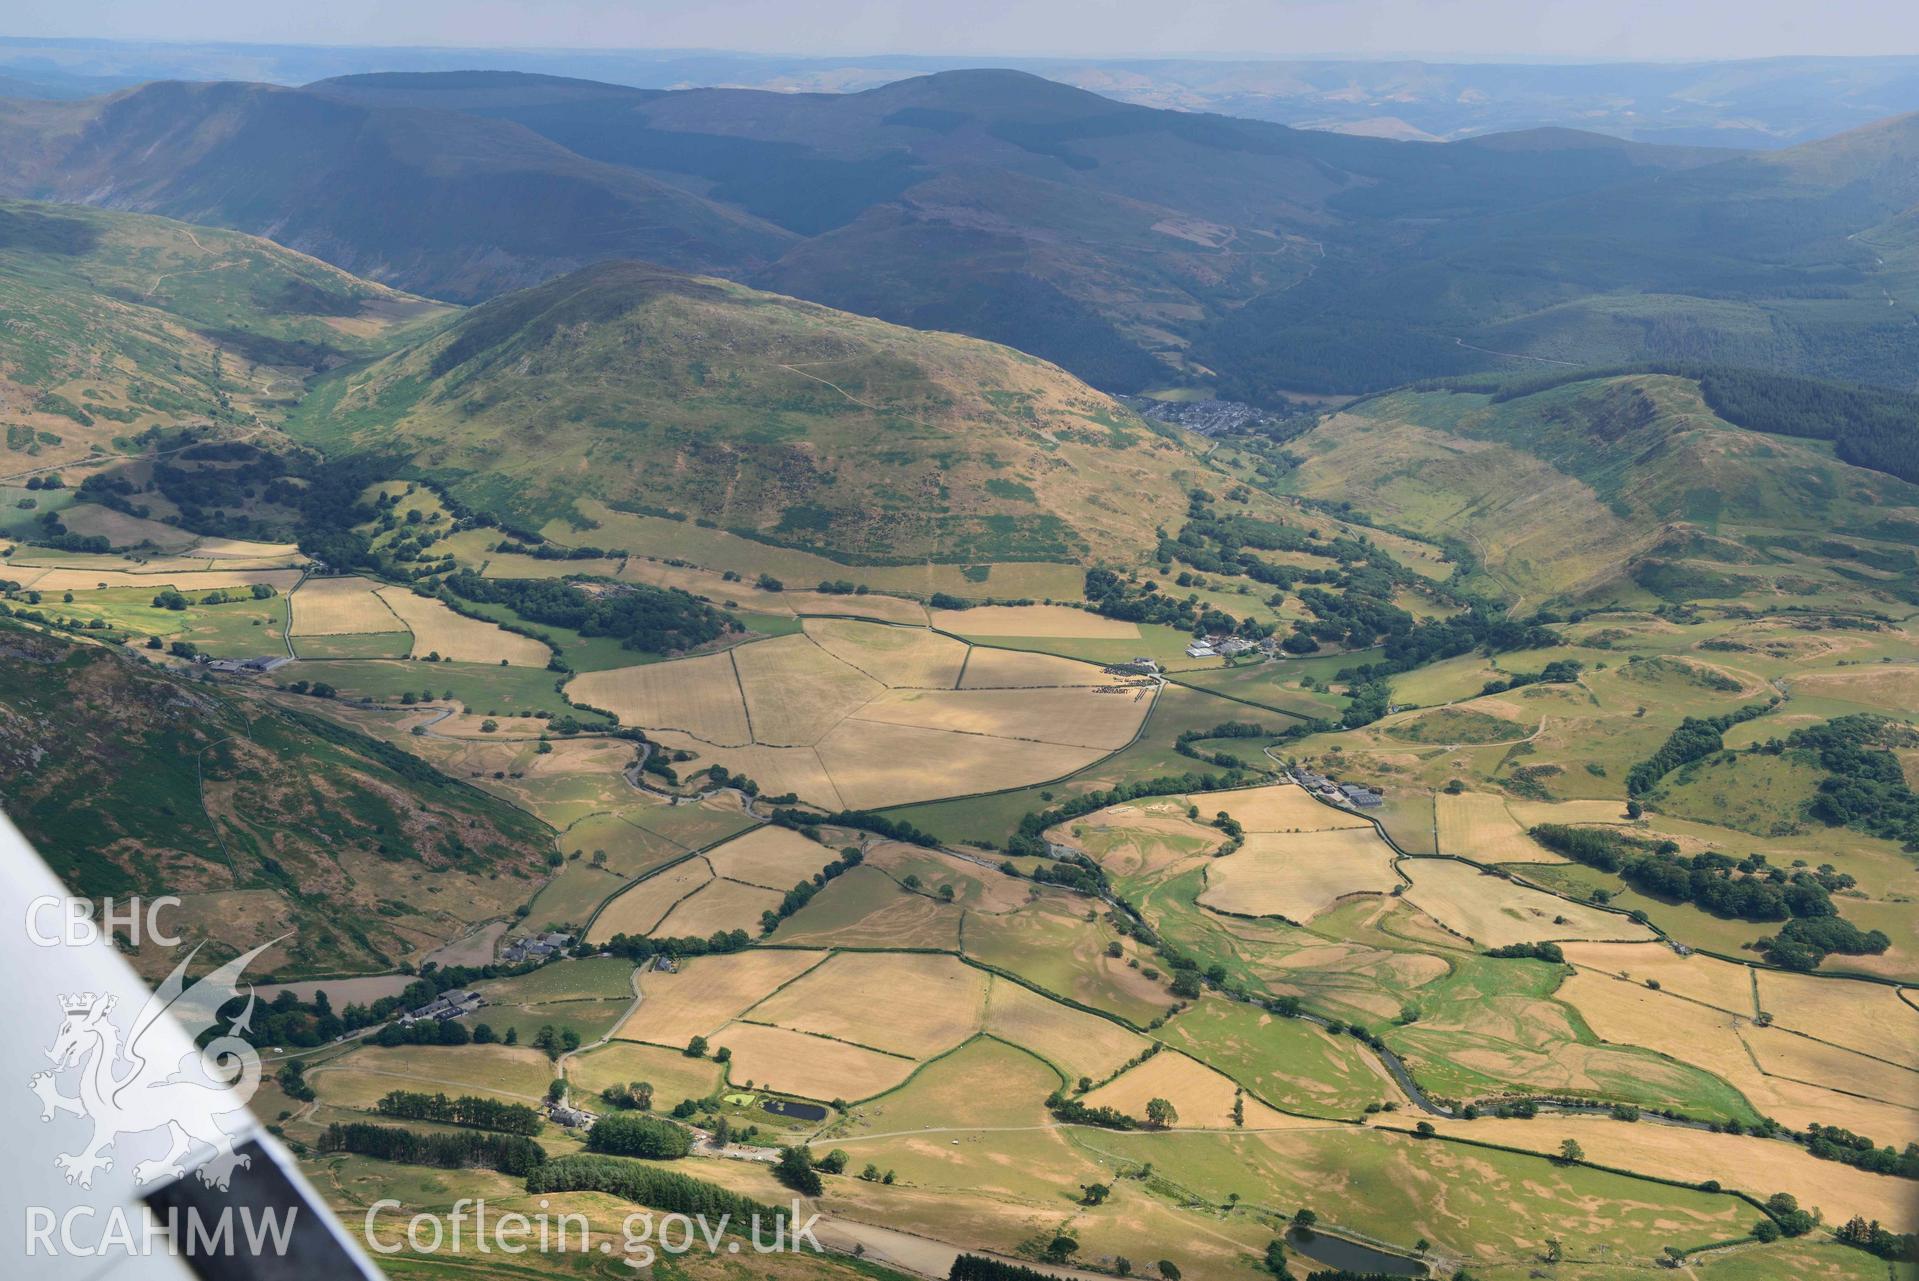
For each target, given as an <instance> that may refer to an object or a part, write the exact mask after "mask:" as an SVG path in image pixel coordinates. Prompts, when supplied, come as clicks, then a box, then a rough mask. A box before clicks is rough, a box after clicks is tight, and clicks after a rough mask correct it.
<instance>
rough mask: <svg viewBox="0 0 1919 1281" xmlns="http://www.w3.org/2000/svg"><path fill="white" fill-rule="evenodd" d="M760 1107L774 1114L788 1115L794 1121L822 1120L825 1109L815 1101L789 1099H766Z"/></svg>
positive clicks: (824, 1116) (824, 1117) (824, 1115)
mask: <svg viewBox="0 0 1919 1281" xmlns="http://www.w3.org/2000/svg"><path fill="white" fill-rule="evenodd" d="M760 1107H762V1108H763V1109H765V1110H766V1111H768V1112H771V1113H772V1114H773V1115H774V1116H790V1117H792V1118H793V1119H794V1120H795V1121H824V1120H825V1119H826V1109H825V1108H823V1107H821V1106H819V1105H818V1104H817V1103H795V1102H793V1101H792V1100H790V1099H768V1100H766V1101H765V1102H764V1103H762V1104H760Z"/></svg>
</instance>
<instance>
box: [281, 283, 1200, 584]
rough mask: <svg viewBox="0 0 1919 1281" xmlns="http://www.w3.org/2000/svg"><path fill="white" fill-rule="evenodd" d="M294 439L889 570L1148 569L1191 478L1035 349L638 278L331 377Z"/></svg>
mask: <svg viewBox="0 0 1919 1281" xmlns="http://www.w3.org/2000/svg"><path fill="white" fill-rule="evenodd" d="M291 430H292V431H293V432H294V433H295V434H296V435H298V436H300V437H303V438H305V439H308V440H311V441H313V442H315V443H318V444H321V445H323V446H325V447H326V448H328V449H329V450H333V451H338V450H360V451H368V452H375V453H382V454H393V453H399V454H404V455H406V456H407V457H408V458H409V460H410V465H411V468H412V470H414V471H417V472H418V474H420V475H422V476H425V477H429V478H432V479H434V480H437V481H440V482H442V483H444V484H446V485H447V486H448V487H449V488H450V489H451V490H452V492H453V493H454V494H456V495H458V496H460V497H462V498H464V499H466V500H467V501H469V502H471V503H472V504H473V505H475V506H476V507H480V508H484V509H487V510H492V511H497V512H500V513H502V514H504V515H509V516H511V517H512V518H513V519H515V520H517V521H519V522H521V523H523V524H525V525H527V526H528V527H531V528H536V529H537V528H538V527H539V526H540V525H542V524H544V523H545V522H546V521H548V520H550V519H552V518H554V517H556V516H562V515H566V514H569V513H571V512H573V511H575V510H576V509H575V507H574V504H575V502H576V500H579V499H583V498H595V499H600V500H603V501H605V502H607V503H609V504H611V505H613V506H615V507H618V508H621V509H624V510H629V511H636V512H653V513H657V512H659V511H672V512H676V513H681V514H684V515H687V516H690V517H693V518H697V519H699V520H701V521H705V522H710V523H712V524H715V525H717V526H720V527H725V528H729V529H733V530H736V531H738V532H742V533H745V534H748V535H749V536H752V537H756V538H760V539H762V540H766V541H771V542H776V543H786V544H791V545H796V546H803V547H808V548H814V549H818V550H822V551H826V552H828V553H830V554H836V555H840V556H850V557H856V558H867V559H875V558H877V559H879V560H882V561H886V560H904V561H911V560H920V559H934V560H943V561H990V560H1073V559H1078V558H1080V557H1083V556H1085V555H1087V554H1088V553H1090V552H1093V551H1095V550H1097V549H1099V548H1102V547H1113V548H1115V549H1118V550H1123V551H1128V552H1137V551H1139V550H1140V549H1142V548H1144V547H1147V546H1150V545H1151V542H1152V540H1153V537H1154V534H1153V529H1154V526H1155V524H1156V523H1157V522H1158V521H1159V520H1161V519H1163V518H1164V516H1165V513H1166V512H1168V511H1177V510H1179V509H1180V507H1181V506H1182V505H1183V503H1184V497H1183V491H1184V488H1185V486H1184V485H1183V483H1182V481H1181V479H1180V478H1181V475H1182V474H1183V473H1184V471H1185V469H1186V468H1187V467H1188V466H1189V465H1190V464H1191V456H1190V455H1189V454H1188V453H1187V452H1186V450H1185V449H1184V447H1183V446H1181V445H1180V444H1178V443H1177V442H1176V441H1175V440H1173V439H1171V438H1169V437H1168V436H1166V435H1163V434H1160V433H1163V432H1166V431H1168V430H1169V429H1165V428H1158V429H1154V428H1149V427H1148V426H1147V424H1145V423H1144V422H1142V421H1141V420H1140V419H1138V418H1136V417H1135V416H1134V415H1133V414H1132V413H1131V411H1129V410H1127V409H1125V408H1123V407H1121V406H1120V405H1118V404H1117V403H1115V402H1114V401H1112V400H1110V399H1108V398H1107V397H1106V396H1104V395H1102V394H1100V393H1098V392H1095V391H1093V390H1092V389H1090V388H1088V387H1086V386H1085V385H1084V384H1082V383H1080V382H1078V381H1076V380H1075V379H1073V378H1072V377H1070V376H1069V375H1067V374H1065V373H1063V372H1062V371H1060V370H1059V369H1057V368H1054V367H1053V366H1051V365H1048V364H1045V363H1044V362H1042V361H1039V360H1036V359H1034V358H1032V357H1030V356H1026V355H1023V354H1021V353H1019V352H1015V351H1010V350H1008V349H1006V348H1003V347H996V346H993V345H991V344H988V343H982V342H979V341H977V340H974V339H970V338H961V337H957V336H954V335H950V334H931V333H918V332H915V331H912V330H907V329H900V328H897V327H895V326H892V325H888V324H885V323H883V322H881V321H877V320H869V319H866V318H864V317H859V316H850V315H846V314H844V313H841V312H835V311H832V310H829V309H827V308H824V307H819V306H815V305H812V304H809V303H803V302H798V301H796V300H794V299H790V298H782V297H778V296H775V295H770V294H762V293H756V292H754V291H752V290H749V289H746V288H744V287H742V286H739V285H734V284H729V283H726V282H722V281H717V280H709V279H699V278H694V277H688V276H683V275H679V274H677V273H674V272H669V271H665V270H663V269H660V268H656V267H650V266H645V265H641V264H633V263H623V264H606V265H602V266H600V267H595V268H589V269H587V270H585V271H582V272H578V273H575V274H573V275H571V276H567V277H564V278H562V279H560V280H556V281H552V282H549V283H548V284H545V285H541V286H539V287H537V288H534V289H530V290H526V291H523V292H521V293H517V294H510V295H508V296H506V297H504V298H499V299H496V300H494V301H493V302H491V303H488V304H486V305H485V306H483V307H479V308H476V309H475V310H474V311H472V312H471V313H469V314H467V315H466V316H464V317H462V318H461V319H460V320H459V321H458V322H457V323H455V324H454V325H452V326H450V327H449V328H447V329H446V330H445V331H443V332H442V333H440V334H438V335H436V336H434V337H432V338H430V339H428V340H426V341H424V342H422V343H420V344H418V345H416V346H414V347H413V348H411V349H409V350H407V351H405V352H402V353H397V354H395V355H392V356H389V357H387V358H385V359H383V360H381V361H380V362H378V363H376V364H374V365H373V366H372V367H371V368H361V369H353V370H351V371H342V372H341V373H339V374H337V375H333V376H331V377H330V378H328V379H326V380H324V381H323V382H322V383H320V384H319V385H318V386H317V388H316V389H315V391H314V393H313V395H312V396H311V397H309V399H308V400H307V401H306V402H305V403H304V404H303V405H302V406H301V408H300V409H299V411H298V413H297V414H296V416H295V418H294V420H293V423H292V426H291ZM580 541H582V542H591V541H592V536H591V534H590V533H582V534H581V536H580Z"/></svg>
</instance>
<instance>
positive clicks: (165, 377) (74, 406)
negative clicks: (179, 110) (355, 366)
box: [0, 201, 447, 474]
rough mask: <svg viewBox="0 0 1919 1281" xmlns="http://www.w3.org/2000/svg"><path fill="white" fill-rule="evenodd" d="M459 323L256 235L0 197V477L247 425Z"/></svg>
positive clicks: (441, 312)
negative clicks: (0, 450)
mask: <svg viewBox="0 0 1919 1281" xmlns="http://www.w3.org/2000/svg"><path fill="white" fill-rule="evenodd" d="M446 314H447V309H446V308H444V307H442V306H439V305H438V304H434V303H429V302H427V301H425V300H423V299H419V298H414V297H411V296H409V295H406V294H401V293H397V292H395V291H393V290H391V289H387V288H386V287H384V286H381V285H376V284H372V283H370V282H368V281H365V280H358V279H355V278H354V277H352V276H349V275H347V274H346V273H345V272H343V271H341V270H339V269H338V268H335V267H329V266H327V265H326V264H325V263H322V262H317V261H315V260H314V259H311V258H307V257H305V256H303V255H301V254H297V253H294V252H292V251H290V250H287V249H283V248H281V247H280V246H279V245H276V244H273V243H271V242H270V241H265V240H258V239H255V238H254V237H251V236H242V235H236V234H234V233H232V232H226V231H212V230H208V229H206V228H196V227H189V226H187V225H185V224H183V223H178V222H173V221H170V220H168V219H164V218H153V217H147V216H144V215H139V214H124V213H111V212H107V211H104V210H97V209H84V208H75V207H72V206H59V205H44V204H34V203H29V202H18V201H0V320H4V323H0V423H4V424H5V426H6V427H7V449H8V451H9V452H8V453H7V454H6V455H4V456H0V474H12V473H15V472H19V471H23V470H33V469H37V468H44V467H49V466H53V465H55V464H58V463H61V462H63V461H70V460H72V459H75V458H79V457H82V456H84V455H85V454H86V453H87V452H88V451H89V450H90V449H92V448H93V447H94V446H99V447H101V448H102V449H107V450H109V451H110V452H118V450H117V449H114V448H113V442H114V441H115V440H116V439H122V440H124V438H126V437H130V436H134V435H137V434H138V433H140V432H142V431H144V430H146V429H148V428H150V427H163V428H165V427H177V426H184V425H188V424H200V423H209V422H221V421H226V422H233V423H241V424H246V423H250V422H251V421H252V420H253V419H254V418H255V417H256V416H257V415H259V414H261V413H263V412H269V411H277V410H280V409H283V408H284V407H285V404H287V403H290V400H291V399H292V395H293V393H294V392H296V391H297V389H298V387H299V385H300V380H301V379H302V378H304V377H306V376H307V375H309V374H311V373H313V372H316V371H318V370H321V369H326V368H330V367H332V366H334V365H337V364H340V363H341V362H342V361H345V360H349V359H354V358H359V357H364V356H367V355H371V354H374V353H376V352H378V351H380V350H382V348H383V345H384V344H387V343H389V342H391V341H393V340H394V339H396V338H397V337H399V336H401V335H404V334H405V333H408V332H410V331H412V330H416V329H419V328H422V327H426V326H430V325H431V324H432V323H433V322H435V321H436V320H438V319H439V318H441V317H443V316H444V315H446Z"/></svg>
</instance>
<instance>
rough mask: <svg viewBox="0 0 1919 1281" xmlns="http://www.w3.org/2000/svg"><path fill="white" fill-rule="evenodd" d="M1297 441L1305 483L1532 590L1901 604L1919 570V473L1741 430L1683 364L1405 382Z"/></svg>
mask: <svg viewBox="0 0 1919 1281" xmlns="http://www.w3.org/2000/svg"><path fill="white" fill-rule="evenodd" d="M1288 449H1289V451H1290V452H1292V453H1293V454H1295V455H1296V456H1298V457H1299V458H1300V459H1301V460H1302V461H1301V462H1300V465H1299V466H1298V468H1297V469H1296V470H1295V471H1294V472H1293V473H1291V475H1290V476H1289V477H1288V478H1287V481H1286V483H1287V486H1288V487H1289V488H1291V489H1292V490H1293V491H1294V492H1297V493H1299V494H1301V495H1303V496H1306V497H1310V498H1316V499H1322V500H1329V501H1336V502H1350V503H1352V504H1353V506H1354V507H1355V508H1357V509H1359V510H1361V511H1364V512H1366V513H1368V514H1370V515H1372V516H1373V517H1375V518H1377V519H1379V520H1381V521H1383V522H1385V523H1387V524H1389V525H1393V526H1399V527H1404V528H1407V529H1411V530H1413V531H1415V532H1419V533H1422V534H1425V535H1428V536H1431V537H1436V538H1441V539H1446V540H1449V541H1451V542H1453V543H1455V544H1456V545H1458V546H1459V547H1460V548H1461V550H1462V552H1463V553H1465V554H1467V555H1470V557H1471V558H1472V559H1473V560H1475V561H1476V562H1477V563H1478V565H1479V568H1480V570H1481V571H1482V572H1483V574H1484V575H1485V576H1486V577H1487V578H1488V579H1489V580H1490V585H1492V586H1494V587H1496V588H1498V589H1501V590H1503V591H1504V592H1505V593H1506V594H1507V595H1508V596H1516V597H1520V598H1523V600H1524V601H1525V602H1527V603H1529V604H1530V605H1532V606H1538V605H1540V604H1543V603H1544V602H1545V601H1546V600H1548V599H1568V600H1601V599H1611V598H1619V599H1625V600H1639V601H1649V600H1652V599H1655V598H1658V599H1673V600H1679V599H1686V600H1707V599H1718V598H1723V597H1732V596H1748V597H1751V598H1755V599H1759V598H1765V597H1768V596H1770V597H1774V598H1779V599H1780V603H1782V604H1783V603H1790V601H1788V600H1786V599H1785V598H1793V597H1799V598H1805V599H1808V600H1813V599H1818V600H1823V601H1826V602H1827V603H1837V602H1840V601H1843V602H1844V603H1848V604H1850V605H1852V606H1853V607H1858V608H1868V609H1881V610H1883V609H1886V608H1895V609H1896V610H1897V611H1898V612H1901V613H1903V612H1904V611H1905V609H1907V608H1909V605H1910V602H1911V601H1912V600H1913V599H1914V594H1913V593H1914V590H1915V583H1916V582H1919V579H1915V570H1916V569H1919V562H1915V558H1914V553H1913V549H1914V547H1915V546H1919V486H1914V485H1911V484H1908V483H1906V482H1905V481H1901V480H1897V479H1895V478H1893V477H1891V476H1888V475H1884V474H1882V473H1880V472H1876V471H1868V470H1866V469H1864V468H1861V467H1854V466H1851V465H1849V464H1847V463H1844V462H1840V461H1838V460H1837V459H1835V458H1834V457H1833V456H1832V451H1831V449H1830V447H1829V446H1827V445H1825V444H1824V443H1822V442H1815V441H1806V440H1795V439H1789V438H1786V437H1782V436H1773V435H1762V434H1760V433H1758V432H1753V431H1747V430H1744V429H1741V428H1739V427H1735V426H1733V425H1732V424H1731V423H1728V422H1726V421H1725V420H1724V419H1722V418H1720V417H1718V416H1717V415H1715V414H1714V413H1713V412H1712V410H1711V409H1709V408H1708V407H1707V405H1706V404H1705V402H1704V401H1703V400H1702V399H1701V398H1700V392H1699V387H1698V384H1697V383H1696V382H1694V381H1693V380H1691V379H1684V378H1677V377H1661V376H1654V375H1636V376H1628V377H1616V378H1602V379H1593V380H1588V381H1584V382H1574V383H1570V384H1567V385H1565V386H1561V387H1556V388H1553V389H1551V390H1547V391H1542V392H1538V393H1536V394H1533V395H1523V396H1518V397H1514V398H1511V399H1505V400H1500V399H1496V398H1494V397H1493V396H1489V395H1481V394H1470V393H1461V392H1448V391H1436V392H1401V393H1395V394H1393V395H1388V396H1384V397H1381V398H1379V399H1376V400H1372V401H1367V402H1364V403H1362V404H1361V405H1358V406H1355V407H1354V408H1352V409H1351V410H1349V411H1347V412H1345V413H1341V414H1337V415H1335V416H1333V417H1332V418H1331V419H1329V420H1328V421H1326V422H1325V423H1324V424H1323V425H1322V426H1320V427H1318V428H1317V429H1315V430H1314V431H1312V432H1311V433H1309V434H1308V435H1306V436H1305V437H1303V438H1301V439H1299V440H1297V441H1294V442H1293V443H1292V444H1291V445H1289V446H1288Z"/></svg>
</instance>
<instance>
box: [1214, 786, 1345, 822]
mask: <svg viewBox="0 0 1919 1281" xmlns="http://www.w3.org/2000/svg"><path fill="white" fill-rule="evenodd" d="M1192 803H1193V804H1195V805H1197V806H1199V809H1200V813H1201V814H1202V815H1203V816H1206V817H1210V816H1211V815H1212V814H1214V813H1215V812H1217V811H1219V810H1225V811H1226V812H1227V813H1228V814H1231V815H1232V816H1233V818H1234V819H1235V820H1236V821H1237V822H1238V823H1239V825H1240V826H1241V827H1242V828H1244V829H1245V830H1247V831H1248V832H1318V831H1330V830H1332V829H1334V828H1342V827H1365V828H1370V827H1371V826H1372V824H1371V823H1369V822H1368V821H1367V820H1365V819H1363V818H1361V817H1360V816H1359V815H1357V814H1355V813H1353V812H1351V811H1350V810H1342V809H1339V808H1337V807H1336V806H1332V805H1326V804H1323V803H1321V802H1319V801H1316V800H1314V799H1313V798H1312V797H1310V796H1308V795H1307V794H1306V789H1305V788H1303V787H1299V786H1297V785H1295V784H1292V783H1276V784H1274V785H1273V786H1271V787H1250V788H1247V789H1246V790H1244V791H1239V792H1216V793H1212V794H1209V795H1206V796H1195V797H1193V798H1192Z"/></svg>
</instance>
